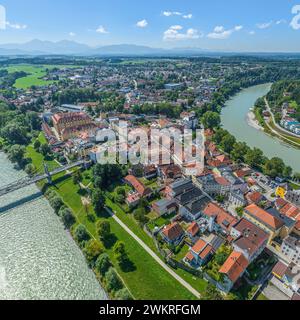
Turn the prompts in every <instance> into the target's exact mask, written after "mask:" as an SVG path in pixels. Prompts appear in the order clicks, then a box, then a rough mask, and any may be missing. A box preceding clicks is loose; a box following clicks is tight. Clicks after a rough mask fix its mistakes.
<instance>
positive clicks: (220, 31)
mask: <svg viewBox="0 0 300 320" xmlns="http://www.w3.org/2000/svg"><path fill="white" fill-rule="evenodd" d="M242 29H243V26H240V25H239V26H235V27H234V28H233V29H228V30H226V29H225V28H224V27H223V26H216V27H215V28H214V31H213V32H211V33H209V34H208V35H207V37H208V38H210V39H219V40H224V39H228V38H229V37H230V36H231V35H232V33H234V32H237V31H240V30H242Z"/></svg>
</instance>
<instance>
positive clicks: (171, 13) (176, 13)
mask: <svg viewBox="0 0 300 320" xmlns="http://www.w3.org/2000/svg"><path fill="white" fill-rule="evenodd" d="M163 15H164V16H165V17H171V16H181V15H182V13H181V12H178V11H164V12H163Z"/></svg>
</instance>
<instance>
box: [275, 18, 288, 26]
mask: <svg viewBox="0 0 300 320" xmlns="http://www.w3.org/2000/svg"><path fill="white" fill-rule="evenodd" d="M275 23H276V24H277V25H279V24H284V23H286V20H284V19H281V20H277V21H276V22H275Z"/></svg>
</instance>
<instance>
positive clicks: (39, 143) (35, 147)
mask: <svg viewBox="0 0 300 320" xmlns="http://www.w3.org/2000/svg"><path fill="white" fill-rule="evenodd" d="M33 147H34V150H39V149H40V147H41V142H40V140H38V139H37V140H35V141H34V144H33Z"/></svg>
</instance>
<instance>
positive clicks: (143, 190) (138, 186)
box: [125, 175, 151, 197]
mask: <svg viewBox="0 0 300 320" xmlns="http://www.w3.org/2000/svg"><path fill="white" fill-rule="evenodd" d="M125 181H126V182H127V183H129V184H131V185H132V186H133V188H134V189H135V190H136V191H137V192H138V193H139V195H140V196H142V197H144V196H147V195H149V194H150V193H151V189H150V188H147V187H145V186H144V184H143V183H142V182H140V181H139V180H138V179H137V178H136V177H135V176H132V175H129V176H127V177H126V178H125Z"/></svg>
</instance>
